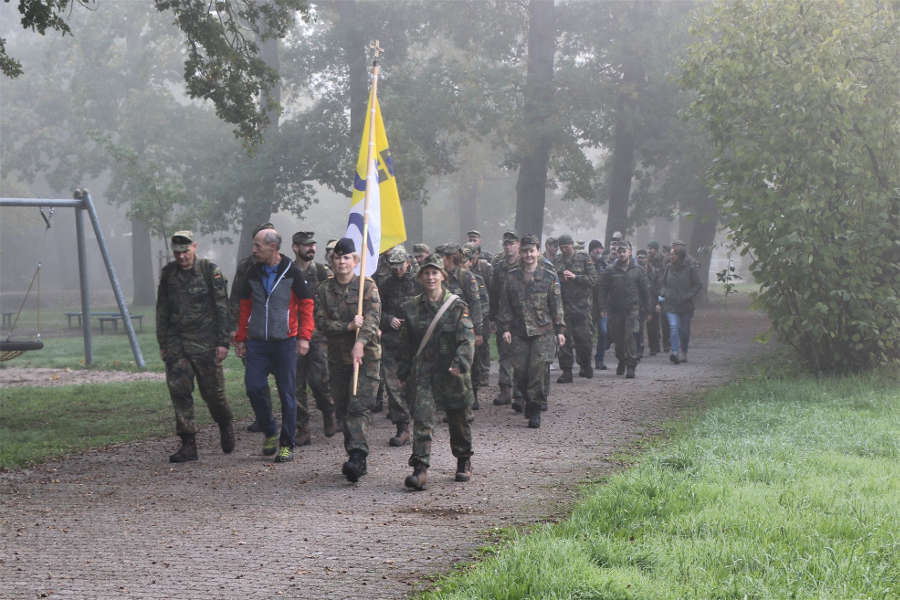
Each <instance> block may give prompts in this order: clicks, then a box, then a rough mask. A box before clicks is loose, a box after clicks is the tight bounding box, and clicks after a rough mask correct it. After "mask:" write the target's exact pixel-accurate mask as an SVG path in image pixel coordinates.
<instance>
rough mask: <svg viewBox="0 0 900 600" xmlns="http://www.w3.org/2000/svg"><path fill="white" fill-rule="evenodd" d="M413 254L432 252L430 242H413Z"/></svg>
mask: <svg viewBox="0 0 900 600" xmlns="http://www.w3.org/2000/svg"><path fill="white" fill-rule="evenodd" d="M413 254H431V248H429V247H428V244H413Z"/></svg>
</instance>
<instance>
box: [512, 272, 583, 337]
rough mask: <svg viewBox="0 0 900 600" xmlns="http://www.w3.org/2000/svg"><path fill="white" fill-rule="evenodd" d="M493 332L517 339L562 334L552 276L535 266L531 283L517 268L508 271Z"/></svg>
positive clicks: (556, 286)
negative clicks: (506, 333)
mask: <svg viewBox="0 0 900 600" xmlns="http://www.w3.org/2000/svg"><path fill="white" fill-rule="evenodd" d="M496 320H497V331H498V332H500V333H504V332H506V331H509V332H510V333H512V334H513V335H517V336H520V337H532V336H536V335H542V334H546V333H557V334H559V333H562V332H563V331H565V328H566V320H565V312H564V311H563V303H562V294H561V292H560V288H559V279H558V278H557V277H556V273H554V272H553V271H552V270H550V269H548V268H545V267H543V266H541V265H540V264H538V267H537V269H536V270H535V272H534V276H533V277H532V278H531V280H530V281H529V280H527V279H526V277H525V272H524V271H523V270H522V269H521V268H520V267H515V268H514V269H512V270H510V271H509V274H508V277H507V279H506V284H505V286H504V289H503V295H502V296H501V298H500V301H499V312H498V313H497V319H496Z"/></svg>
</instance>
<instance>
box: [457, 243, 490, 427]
mask: <svg viewBox="0 0 900 600" xmlns="http://www.w3.org/2000/svg"><path fill="white" fill-rule="evenodd" d="M478 251H479V247H478V246H477V245H475V244H472V243H470V242H466V243H465V244H463V247H462V249H461V250H460V253H461V254H462V268H464V269H468V270H469V272H470V273H471V274H472V276H473V277H475V281H476V282H477V283H478V299H479V305H480V309H481V324H480V327H479V329H481V331H482V332H484V333H485V334H486V333H488V332H489V331H490V327H491V324H490V320H489V317H490V311H491V300H490V294H488V289H487V284H486V283H485V280H484V277H482V276H481V275H479V274H478V273H476V272H475V271H474V270H473V267H475V266H477V261H478ZM481 262H484V261H481ZM485 264H487V263H485ZM485 339H486V336H483V337H482V343H481V345H480V346H478V348H476V349H475V358H474V359H473V362H472V369H471V371H472V392H473V393H474V394H475V402H474V404H473V405H472V408H473V409H474V410H478V409H479V405H478V388H480V387H482V386H483V385H487V377H488V374H487V372H484V371H483V369H484V366H483V363H482V362H480V361H479V359H478V358H479V357H478V353H479V352H481V351H484V352H485V353H486V354H490V351H489V348H488V346H489V345H488V344H486V343H484V340H485Z"/></svg>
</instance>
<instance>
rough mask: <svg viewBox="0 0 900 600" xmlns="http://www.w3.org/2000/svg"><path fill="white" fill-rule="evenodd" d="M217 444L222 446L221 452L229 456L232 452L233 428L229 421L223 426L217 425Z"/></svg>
mask: <svg viewBox="0 0 900 600" xmlns="http://www.w3.org/2000/svg"><path fill="white" fill-rule="evenodd" d="M219 443H220V444H221V445H222V452H224V453H225V454H231V453H232V452H234V426H233V425H232V424H231V421H228V422H227V423H225V424H224V425H219Z"/></svg>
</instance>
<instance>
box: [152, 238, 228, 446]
mask: <svg viewBox="0 0 900 600" xmlns="http://www.w3.org/2000/svg"><path fill="white" fill-rule="evenodd" d="M172 251H173V252H174V254H175V260H174V261H172V262H170V263H169V264H167V265H166V266H165V267H164V268H163V270H162V273H161V274H160V278H159V288H158V290H157V294H156V340H157V341H158V342H159V355H160V357H161V358H162V359H163V361H165V363H166V384H167V385H168V387H169V395H170V396H171V398H172V404H173V405H174V407H175V431H176V432H177V433H178V436H179V437H180V438H181V447H180V448H178V450H177V451H176V452H175V453H174V454H172V455H171V456H169V461H170V462H173V463H180V462H187V461H191V460H197V439H196V434H197V424H196V422H194V397H193V391H194V378H195V377H196V379H197V386H198V387H199V388H200V396H201V397H202V398H203V401H204V402H206V406H207V407H208V408H209V412H210V414H211V415H212V418H213V420H214V421H215V422H216V423H218V425H219V437H220V441H221V445H222V450H223V451H224V452H225V453H226V454H228V453H230V452H231V451H232V450H234V429H233V426H232V424H231V420H232V415H231V407H229V406H228V400H227V399H226V398H225V375H224V372H223V371H222V361H223V360H225V357H226V356H227V355H228V345H229V337H230V333H231V332H230V326H231V315H230V313H229V306H228V289H227V287H228V284H227V283H226V281H225V278H224V277H223V276H222V272H221V271H220V270H219V267H217V266H216V265H215V264H213V263H211V262H210V261H208V260H206V259H205V258H197V255H196V253H197V242H196V241H194V234H193V233H191V232H190V231H176V232H175V234H174V235H173V236H172Z"/></svg>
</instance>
